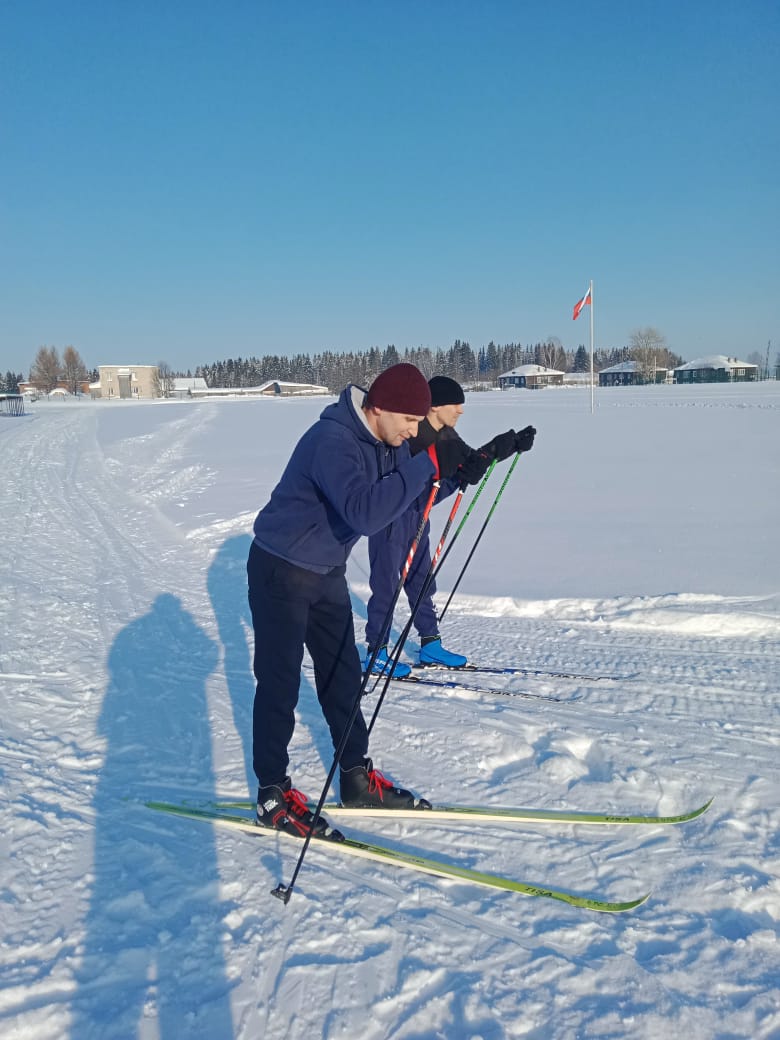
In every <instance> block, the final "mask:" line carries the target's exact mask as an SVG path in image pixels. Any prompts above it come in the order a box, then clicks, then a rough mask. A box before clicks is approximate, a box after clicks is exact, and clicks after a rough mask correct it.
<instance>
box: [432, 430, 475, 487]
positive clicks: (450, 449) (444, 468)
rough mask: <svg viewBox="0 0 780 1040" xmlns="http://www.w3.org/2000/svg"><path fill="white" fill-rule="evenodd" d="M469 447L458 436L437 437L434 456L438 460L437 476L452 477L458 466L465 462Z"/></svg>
mask: <svg viewBox="0 0 780 1040" xmlns="http://www.w3.org/2000/svg"><path fill="white" fill-rule="evenodd" d="M469 451H470V449H469V448H468V447H467V445H466V444H464V443H463V441H462V440H461V439H460V437H439V438H438V439H437V441H436V458H437V459H438V460H439V476H440V477H441V478H442V479H446V478H447V477H454V476H455V474H456V473H457V471H458V466H460V464H461V463H462V462H465V460H466V458H467V457H468V453H469Z"/></svg>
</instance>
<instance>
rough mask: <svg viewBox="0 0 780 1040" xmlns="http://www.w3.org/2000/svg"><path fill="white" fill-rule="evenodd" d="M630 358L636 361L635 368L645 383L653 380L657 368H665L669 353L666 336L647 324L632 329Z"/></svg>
mask: <svg viewBox="0 0 780 1040" xmlns="http://www.w3.org/2000/svg"><path fill="white" fill-rule="evenodd" d="M628 342H629V349H630V354H631V360H632V361H636V364H637V369H638V371H639V372H640V373H641V375H642V379H643V380H644V381H645V382H646V383H652V382H654V381H655V373H656V369H657V368H659V367H660V368H665V367H666V363H667V356H668V354H669V350H668V347H667V345H666V337H665V336H664V335H663V334H662V333H660V332H659V331H658V329H654V328H653V327H652V326H649V327H648V328H646V329H634V331H633V332H632V333H631V336H630V337H629V341H628Z"/></svg>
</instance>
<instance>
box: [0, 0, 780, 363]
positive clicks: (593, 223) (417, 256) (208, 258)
mask: <svg viewBox="0 0 780 1040" xmlns="http://www.w3.org/2000/svg"><path fill="white" fill-rule="evenodd" d="M778 112H780V5H778V4H777V2H776V0H764V2H760V0H739V3H737V2H736V0H730V2H728V3H726V2H722V0H710V2H707V3H705V2H699V0H691V2H686V3H679V2H676V0H675V2H670V0H660V2H656V3H654V4H640V3H639V2H636V3H635V2H630V0H629V2H627V0H621V2H612V0H604V2H598V0H595V2H593V3H590V4H587V5H586V4H582V3H576V4H575V3H570V2H557V3H556V2H550V3H539V2H527V3H524V2H519V0H518V2H514V3H510V2H490V0H480V2H479V3H477V2H475V0H473V2H470V3H460V2H450V3H444V2H428V3H421V2H414V3H412V2H404V0H399V2H395V3H388V2H379V0H377V2H372V0H362V2H354V3H353V2H343V3H337V2H328V3H325V2H318V3H313V2H299V3H295V4H293V3H278V2H273V3H270V2H269V3H265V2H245V0H236V2H224V0H223V2H220V3H217V2H210V0H209V2H205V0H204V2H199V0H189V2H183V0H182V2H167V3H166V2H161V0H156V2H154V3H152V2H147V0H134V2H133V3H118V2H116V0H114V2H110V0H102V2H100V3H93V2H91V0H79V2H71V3H67V2H59V3H48V2H47V3H43V2H36V0H24V2H17V0H3V2H2V3H1V4H0V119H1V123H0V134H1V136H2V148H1V149H0V155H1V156H2V159H1V160H0V371H2V372H5V371H6V370H7V369H9V368H10V369H12V370H14V371H17V370H18V371H22V372H25V373H26V372H27V370H28V369H29V366H30V364H31V362H32V360H33V358H34V356H35V353H36V351H37V349H38V347H40V346H41V345H48V346H52V345H53V346H57V347H58V348H60V349H62V348H64V347H65V346H67V345H69V344H72V345H73V346H75V347H76V348H77V349H78V350H79V352H80V353H81V355H82V357H83V359H84V361H85V362H86V363H87V365H88V366H89V367H93V366H97V365H100V364H120V363H135V364H142V363H151V364H153V363H156V362H157V361H160V360H165V361H167V362H168V363H169V364H171V365H172V366H173V367H174V368H177V369H178V368H182V369H187V368H191V369H194V368H195V366H197V365H198V364H200V363H205V362H210V361H215V360H218V359H220V358H228V357H238V356H241V357H247V356H250V355H253V354H254V355H260V354H265V353H279V354H288V353H298V352H301V353H314V352H318V351H322V350H336V351H338V350H360V349H368V348H369V347H371V346H379V347H384V346H386V345H387V344H388V343H394V344H395V345H396V347H398V348H399V349H403V348H404V347H416V346H429V347H434V348H435V347H448V346H449V345H451V343H452V342H453V341H454V340H455V339H464V340H468V341H469V342H470V343H471V345H472V347H474V348H475V349H476V348H478V347H480V346H482V345H485V344H487V343H488V342H489V341H490V340H491V339H492V340H494V341H495V342H497V343H506V342H510V341H514V342H522V343H535V342H537V341H539V340H543V339H545V338H547V337H548V336H557V337H559V338H560V340H561V341H562V342H563V344H564V346H566V347H568V348H572V347H576V346H577V345H578V344H580V343H584V344H586V345H587V344H588V342H589V321H588V312H587V310H586V311H585V312H584V313H583V316H582V317H580V319H579V320H578V321H577V322H573V321H572V318H571V313H572V307H573V305H574V303H575V302H576V301H577V299H578V298H579V297H580V296H582V295H583V293H584V292H585V290H586V289H587V287H588V281H589V279H591V278H592V279H593V280H594V297H595V310H594V317H595V326H596V345H597V346H599V347H615V346H623V345H624V344H626V343H627V342H628V338H629V336H630V334H631V332H632V330H634V329H636V328H638V327H642V326H647V325H653V326H655V327H656V328H658V329H659V330H660V331H661V332H662V333H663V334H664V335H665V336H666V338H667V341H668V343H669V346H670V347H671V348H672V349H673V350H675V351H676V352H677V353H679V354H681V355H682V356H683V357H684V358H686V359H691V358H694V357H697V356H700V355H701V354H706V353H716V352H717V353H729V354H738V355H739V356H741V357H746V356H747V355H748V354H749V353H751V352H753V351H759V352H760V353H761V354H762V355H763V353H764V351H765V350H766V346H767V341H768V340H770V339H771V340H772V355H773V356H774V354H775V353H776V352H777V349H778V348H779V347H780V304H778V298H779V297H780V291H779V290H778V286H779V285H780V234H779V232H780V220H779V219H778V217H779V211H780V206H779V205H778V196H779V191H778V184H780V161H779V160H780V147H779V141H780V116H778Z"/></svg>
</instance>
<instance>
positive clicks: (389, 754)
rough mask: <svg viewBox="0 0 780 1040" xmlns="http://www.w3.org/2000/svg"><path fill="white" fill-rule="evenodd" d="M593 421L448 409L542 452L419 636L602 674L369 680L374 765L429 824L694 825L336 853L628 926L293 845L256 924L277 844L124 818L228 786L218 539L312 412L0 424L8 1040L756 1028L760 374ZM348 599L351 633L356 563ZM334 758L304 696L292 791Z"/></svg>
mask: <svg viewBox="0 0 780 1040" xmlns="http://www.w3.org/2000/svg"><path fill="white" fill-rule="evenodd" d="M596 402H597V408H596V412H595V414H594V415H591V414H590V408H589V403H590V402H589V394H588V392H587V391H582V390H557V391H553V390H548V391H545V392H539V393H533V392H528V391H517V392H510V393H503V394H502V393H489V394H480V395H474V396H469V397H468V398H467V407H466V413H465V415H464V417H463V419H462V420H461V424H460V426H459V431H460V432H461V434H462V435H463V436H464V438H465V439H466V440H468V441H469V442H470V443H473V444H478V443H481V442H482V441H483V440H486V439H487V438H488V437H489V436H490V435H492V434H493V433H496V432H499V431H500V430H502V429H505V428H506V427H508V426H515V427H520V426H523V425H525V424H526V423H528V422H533V423H534V424H535V425H536V426H537V428H538V430H539V436H538V438H537V444H536V447H535V448H534V450H533V452H531V453H530V454H528V455H527V456H525V457H523V458H522V459H521V460H520V463H519V464H518V466H517V468H516V470H515V473H514V475H513V477H512V479H511V481H510V482H509V484H508V485H507V488H506V491H505V493H504V496H503V498H502V500H501V502H500V504H499V506H498V508H497V510H496V512H495V515H494V517H493V520H492V522H491V523H490V525H489V526H488V528H487V530H486V533H485V536H484V538H483V540H482V542H481V543H480V546H479V548H478V550H477V552H476V554H475V556H474V559H473V561H472V564H471V566H470V568H469V570H468V571H467V573H466V577H465V578H464V580H463V583H462V585H461V587H460V589H459V591H458V594H457V595H456V597H455V599H454V600H453V603H452V606H451V607H450V610H449V612H448V614H447V617H446V618H445V620H444V623H443V630H444V638H445V643H446V644H447V645H449V646H451V647H453V648H455V649H458V650H462V651H464V652H466V653H467V654H469V656H470V658H471V660H472V661H474V662H482V663H488V664H494V665H495V664H501V663H505V664H513V665H518V664H519V665H527V666H528V667H530V668H537V669H549V670H566V671H576V672H580V673H585V674H593V675H601V674H609V675H615V676H625V677H626V678H622V679H619V680H615V681H607V682H587V681H583V680H563V679H559V680H551V679H545V678H538V677H537V678H522V677H512V678H507V677H492V679H493V682H492V685H493V686H495V687H496V688H500V689H502V690H504V691H509V692H512V691H514V692H516V693H526V694H532V695H533V697H530V698H529V697H513V696H502V695H497V694H491V693H484V692H482V693H473V692H472V693H469V692H468V691H467V690H465V689H464V690H458V691H446V690H435V689H432V688H425V687H417V688H415V687H408V686H407V687H401V688H394V689H393V690H392V691H391V693H390V695H389V696H388V698H387V700H386V701H385V704H384V706H383V709H382V713H381V715H380V716H379V721H378V723H377V727H376V730H375V732H374V735H373V740H372V750H373V754H374V758H375V760H376V762H377V764H378V765H379V766H380V768H382V769H383V770H384V771H385V772H387V773H388V774H390V775H391V776H393V777H394V778H397V779H399V780H401V781H402V782H404V783H405V784H407V785H408V786H411V787H413V788H414V789H416V790H417V791H418V792H419V793H422V794H425V795H426V796H428V797H429V798H431V799H432V800H433V801H434V802H461V803H481V802H489V803H492V804H495V805H523V806H543V807H550V808H554V807H568V808H576V809H583V810H587V809H594V810H599V809H609V810H612V811H616V812H627V811H632V812H659V813H664V814H671V813H676V812H679V811H683V810H685V809H687V808H690V807H692V806H694V805H696V804H699V803H700V802H702V801H703V800H704V799H706V798H708V797H710V796H714V798H715V801H714V803H713V806H712V808H711V809H710V811H709V812H708V813H707V814H706V815H705V816H703V817H702V818H701V819H699V820H697V821H696V822H694V823H690V824H687V825H685V826H683V827H660V826H651V827H648V828H645V829H639V828H609V827H590V828H586V827H583V826H572V825H566V826H555V827H551V826H540V825H533V824H522V825H513V826H501V825H497V824H490V825H483V826H476V825H465V824H463V823H460V824H459V823H453V824H444V823H441V822H424V821H423V822H417V821H412V822H408V821H407V822H401V821H393V820H392V819H388V820H373V821H371V820H369V821H364V823H362V824H361V825H360V827H359V828H353V830H354V831H355V833H356V834H357V835H358V836H374V837H377V838H380V839H381V840H383V841H385V842H386V843H387V844H395V845H397V846H398V847H402V848H405V849H412V850H418V851H426V852H429V853H431V854H433V855H437V856H439V857H440V858H444V859H447V860H451V861H452V862H457V863H463V864H467V865H470V866H475V867H478V868H480V869H483V870H487V871H490V872H494V873H505V874H507V875H509V876H511V877H514V878H517V879H520V880H523V881H528V882H533V883H539V884H544V885H553V886H555V887H558V888H562V889H565V890H568V891H571V892H576V893H584V894H591V895H593V894H598V895H604V896H606V897H608V898H611V899H629V898H631V897H634V896H637V895H640V894H642V893H644V892H646V891H648V890H651V891H652V896H651V898H650V900H649V901H648V902H647V903H646V904H645V905H643V906H641V907H640V908H639V909H637V910H635V911H633V912H631V913H628V914H623V915H605V914H595V913H592V912H588V911H584V910H579V909H575V908H571V907H568V906H565V905H563V904H560V903H555V902H552V901H550V900H546V899H543V898H532V897H526V896H521V895H515V894H512V893H508V892H493V891H489V890H487V889H477V888H474V887H471V886H469V885H467V884H464V883H460V882H451V881H449V882H448V881H442V880H439V879H437V878H434V877H430V876H427V875H421V874H416V873H413V872H409V871H401V870H398V869H397V868H394V867H391V866H389V865H387V866H385V865H381V864H373V863H364V862H362V861H358V860H349V859H347V858H345V857H342V856H341V855H340V854H338V853H336V852H333V851H328V850H322V849H320V848H312V849H310V851H309V854H308V856H307V859H306V862H305V864H304V867H303V871H302V872H301V875H300V876H299V878H298V882H297V884H296V889H295V893H294V895H293V898H292V900H291V901H290V903H289V905H288V906H286V907H285V906H284V905H283V904H282V903H281V902H279V901H278V900H276V899H273V898H272V897H271V895H270V890H271V888H272V887H274V886H276V885H277V884H278V883H279V882H280V881H284V882H288V881H289V880H290V875H291V871H292V868H293V866H294V863H295V858H296V856H297V851H298V850H297V846H294V847H291V846H290V843H282V842H280V841H278V840H277V839H276V838H273V837H270V838H267V839H266V838H257V839H252V838H251V837H247V836H244V835H242V834H239V833H234V832H231V831H224V830H219V831H217V830H214V829H212V828H211V827H209V826H208V825H205V824H201V823H197V822H194V821H188V820H179V819H175V818H169V817H164V816H161V815H159V814H155V813H153V812H151V811H150V810H148V809H146V808H144V807H143V805H142V802H143V800H144V799H147V798H168V799H172V800H174V799H176V800H178V799H183V798H186V799H190V800H202V801H208V800H209V799H213V798H215V797H216V796H217V795H220V796H231V797H247V795H248V794H249V793H253V791H254V781H253V777H252V775H251V769H250V764H249V750H250V748H249V745H250V711H251V704H252V695H253V681H252V677H251V672H250V647H251V631H250V629H249V628H248V625H247V620H248V618H247V607H246V595H245V570H244V564H245V558H246V553H247V548H248V545H249V538H250V531H251V523H252V519H253V518H254V515H255V513H256V511H257V509H258V508H259V507H260V506H261V505H262V504H263V503H264V502H265V500H266V498H267V496H268V493H269V491H270V489H271V488H272V486H273V485H274V483H275V481H276V479H277V477H278V475H279V473H280V472H281V469H282V467H283V466H284V464H285V462H286V459H287V457H288V455H289V453H290V450H291V448H292V446H293V444H294V442H295V440H296V439H297V437H298V436H299V434H300V433H301V432H302V431H303V430H304V429H305V428H306V427H307V426H308V425H309V424H310V423H311V422H312V421H313V420H314V419H315V417H316V416H317V414H318V413H319V411H320V410H321V408H322V407H323V404H324V403H326V402H323V400H321V399H320V400H308V401H292V400H289V401H262V400H255V401H220V402H200V403H186V402H176V403H159V404H140V403H127V404H121V403H118V402H112V403H108V402H105V403H101V402H95V403H91V402H75V401H71V402H64V403H62V404H50V403H45V402H39V403H37V404H35V405H32V406H30V408H29V409H28V411H29V414H28V415H27V416H26V417H24V418H9V417H0V449H1V450H2V460H3V472H4V475H5V494H4V507H3V521H2V525H1V526H0V561H2V562H1V563H0V567H1V568H2V570H1V571H0V574H1V576H2V580H1V581H0V941H1V943H2V945H1V946H0V1034H1V1035H2V1036H3V1037H4V1038H8V1040H12V1038H13V1040H63V1038H67V1040H91V1038H94V1040H111V1038H122V1040H124V1038H135V1037H139V1038H143V1040H157V1038H160V1040H187V1038H199V1040H226V1038H233V1037H235V1038H242V1040H261V1038H263V1040H274V1038H279V1040H288V1038H289V1040H293V1038H295V1040H297V1038H300V1040H312V1038H314V1037H326V1038H335V1037H346V1038H349V1040H355V1038H360V1040H385V1038H394V1040H402V1038H403V1040H433V1038H446V1040H461V1038H462V1040H499V1038H502V1037H528V1038H533V1040H570V1038H590V1037H593V1038H596V1037H599V1038H607V1037H609V1038H612V1037H632V1038H633V1037H637V1038H659V1040H660V1038H664V1040H665V1038H667V1037H682V1036H684V1037H685V1038H686V1040H712V1038H721V1040H727V1038H728V1040H733V1038H738V1037H739V1038H751V1040H753V1038H763V1040H768V1038H777V1037H780V952H779V951H780V946H779V945H778V922H779V921H780V838H779V837H778V835H779V834H780V797H779V795H780V785H779V783H778V781H779V780H780V762H779V760H780V756H779V755H778V750H779V748H780V716H779V714H778V676H780V551H779V549H780V546H779V544H778V533H779V532H780V493H779V492H780V480H779V479H778V478H779V477H780V451H779V446H780V383H763V384H758V385H752V386H741V387H740V386H734V387H706V386H705V387H692V388H684V387H652V388H645V389H641V390H631V389H612V390H608V391H602V392H599V393H597V395H596ZM506 465H508V464H504V466H506ZM504 472H505V468H502V470H501V474H503V473H504ZM493 485H494V491H495V490H497V489H498V486H499V480H498V479H495V478H494V481H493ZM490 487H491V485H488V491H486V493H485V495H484V496H483V499H484V501H482V500H480V502H479V503H478V506H477V508H476V509H475V510H474V513H473V514H472V518H471V519H470V520H469V522H468V524H467V525H466V527H465V528H464V530H463V533H462V534H461V536H460V539H459V541H458V543H457V545H456V547H455V549H454V550H453V552H452V553H451V555H450V558H449V560H448V562H447V567H446V568H445V570H444V571H443V572H442V580H441V581H440V586H441V591H442V592H443V593H445V594H446V592H447V590H448V588H449V587H451V584H452V582H453V581H454V579H455V576H456V575H457V572H458V571H459V569H460V566H461V564H462V561H463V560H464V559H465V556H466V552H467V550H468V549H469V548H470V546H471V544H472V541H473V539H474V537H476V534H477V532H478V530H479V527H480V526H481V524H482V521H483V519H484V516H485V515H486V510H487V506H488V505H489V504H490V501H491V500H492V494H490V493H488V492H489V490H490ZM483 506H484V508H483ZM440 511H441V512H440V515H439V516H437V518H436V520H435V523H434V533H436V531H438V530H439V528H440V527H441V524H442V523H443V521H444V518H445V516H444V514H445V513H446V512H447V510H446V508H445V507H444V506H442V507H440ZM349 577H350V583H351V588H352V590H353V593H354V603H355V614H356V624H357V628H358V635H359V637H362V626H363V614H364V604H365V600H366V594H367V574H366V553H365V547H364V545H363V544H362V543H361V544H360V545H359V546H358V548H357V549H356V551H355V553H354V555H353V559H352V561H351V564H350V568H349ZM443 598H444V597H443V596H442V595H441V594H440V599H441V600H442V601H443ZM398 620H399V621H402V620H403V611H400V610H399V614H398ZM410 649H411V650H412V651H413V650H414V649H415V644H414V643H413V642H412V644H410ZM474 679H475V676H466V677H464V679H463V682H464V685H465V684H467V683H468V682H469V681H472V680H474ZM482 684H483V685H484V684H485V683H484V679H483V683H482ZM553 698H557V699H553ZM330 756H331V749H330V747H329V742H328V739H327V734H326V731H325V726H324V723H323V721H322V718H321V716H320V714H319V711H318V709H317V706H316V701H315V698H314V696H313V694H312V688H311V675H310V673H308V672H306V673H305V674H304V677H303V682H302V697H301V703H300V713H299V725H298V727H297V730H296V733H295V738H294V744H293V749H292V759H293V763H294V773H293V775H294V780H295V782H296V784H297V786H299V787H301V788H302V789H303V790H304V791H306V792H308V793H309V794H310V795H317V794H318V793H319V791H320V788H321V785H322V782H323V780H324V776H325V773H326V771H327V768H328V766H329V765H330V760H331V758H330Z"/></svg>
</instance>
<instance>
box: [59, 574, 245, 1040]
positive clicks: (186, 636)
mask: <svg viewBox="0 0 780 1040" xmlns="http://www.w3.org/2000/svg"><path fill="white" fill-rule="evenodd" d="M216 663H217V647H216V645H215V643H214V642H213V641H212V640H211V639H209V638H208V636H207V635H206V634H205V633H204V632H203V630H202V629H201V628H199V627H198V625H196V624H195V622H194V620H193V618H192V617H191V615H190V614H188V613H187V612H186V611H185V610H184V609H183V608H182V605H181V602H180V601H179V600H178V599H177V598H176V597H175V596H172V595H168V594H165V595H161V596H158V597H157V599H156V600H155V601H154V603H153V605H152V607H151V609H150V610H149V611H148V613H146V614H145V615H143V616H142V617H139V618H137V619H136V620H134V621H132V622H131V623H130V624H128V625H127V626H125V628H123V629H122V631H121V632H120V633H119V634H118V635H117V637H116V639H115V640H114V643H113V645H112V647H111V650H110V652H109V656H108V674H109V681H108V686H107V689H106V693H105V697H104V699H103V706H102V711H101V714H100V719H99V725H98V729H99V733H100V735H101V736H102V737H103V738H104V740H105V742H106V749H105V760H104V764H103V767H102V769H101V771H100V775H99V779H98V783H97V787H96V790H95V797H94V803H93V804H94V812H95V838H94V842H95V844H94V865H93V868H92V872H93V875H94V880H93V883H92V889H91V898H90V906H89V911H88V916H87V920H86V937H85V940H84V951H83V957H82V959H81V962H80V964H79V967H78V969H77V971H76V982H77V987H78V988H77V990H76V992H75V995H74V997H73V1002H72V1024H71V1032H70V1036H71V1040H90V1038H92V1037H94V1038H95V1040H98V1038H99V1040H111V1038H114V1037H116V1038H124V1037H129V1036H136V1035H137V1034H138V1030H139V1028H140V1027H141V1026H140V1024H141V1022H142V1021H143V1020H147V1021H148V1020H149V1019H152V1020H154V1019H156V1027H157V1028H156V1029H155V1035H156V1036H159V1037H160V1040H182V1038H189V1037H193V1038H195V1037H206V1036H207V1037H209V1038H210V1040H228V1038H232V1036H233V1023H232V1018H231V1011H230V1002H229V993H228V990H229V983H228V979H227V972H226V966H225V960H224V956H223V952H222V951H223V944H224V942H225V938H226V934H225V928H224V925H223V923H222V922H223V919H224V917H225V915H226V913H227V912H228V910H229V909H230V906H229V905H227V904H226V903H225V901H222V900H220V896H219V890H220V877H219V871H218V864H217V856H216V848H215V838H214V832H213V830H212V829H211V828H210V827H207V826H204V825H202V824H200V823H196V822H194V821H190V820H177V819H174V818H173V817H169V816H163V815H162V814H159V815H158V814H155V813H153V812H152V811H151V810H149V809H147V808H146V807H145V806H143V805H142V804H140V803H141V800H142V799H145V798H152V799H153V798H162V799H164V798H166V797H169V798H179V799H185V798H186V797H187V795H188V792H189V791H190V790H192V789H196V790H197V791H198V795H199V796H201V797H202V796H203V795H204V794H205V795H206V796H208V794H209V792H213V787H214V774H213V768H212V757H211V733H210V729H209V716H208V710H207V703H206V679H207V677H208V676H209V674H210V673H211V672H212V671H213V669H214V667H215V665H216ZM147 1028H148V1027H147ZM152 1028H153V1029H154V1027H152Z"/></svg>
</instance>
